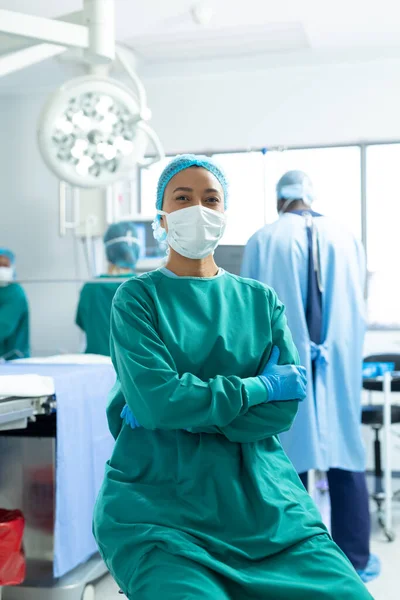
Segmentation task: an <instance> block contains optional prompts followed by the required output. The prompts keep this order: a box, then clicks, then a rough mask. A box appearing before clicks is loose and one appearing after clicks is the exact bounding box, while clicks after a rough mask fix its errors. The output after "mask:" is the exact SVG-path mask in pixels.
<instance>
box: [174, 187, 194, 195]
mask: <svg viewBox="0 0 400 600" xmlns="http://www.w3.org/2000/svg"><path fill="white" fill-rule="evenodd" d="M175 192H193V189H192V188H189V187H177V188H176V189H175V190H174V191H173V193H174V194H175Z"/></svg>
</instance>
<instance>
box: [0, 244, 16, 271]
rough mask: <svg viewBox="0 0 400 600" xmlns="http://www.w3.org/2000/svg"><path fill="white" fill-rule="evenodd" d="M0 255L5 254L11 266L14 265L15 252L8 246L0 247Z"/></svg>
mask: <svg viewBox="0 0 400 600" xmlns="http://www.w3.org/2000/svg"><path fill="white" fill-rule="evenodd" d="M0 256H5V257H6V258H8V260H9V261H10V265H11V266H12V267H13V266H14V265H15V254H14V252H11V250H9V249H8V248H0Z"/></svg>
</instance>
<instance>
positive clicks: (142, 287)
mask: <svg viewBox="0 0 400 600" xmlns="http://www.w3.org/2000/svg"><path fill="white" fill-rule="evenodd" d="M161 279H162V275H161V273H160V272H159V271H151V272H150V273H143V275H137V276H135V277H132V278H131V279H128V280H127V281H125V282H124V283H123V284H122V285H120V286H119V288H118V290H117V292H116V293H115V296H114V299H113V306H121V305H125V304H126V302H127V301H129V300H132V301H137V302H140V303H141V304H143V303H144V304H146V303H152V298H153V297H154V294H155V291H156V289H157V286H158V284H159V283H160V281H161Z"/></svg>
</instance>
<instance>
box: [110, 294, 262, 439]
mask: <svg viewBox="0 0 400 600" xmlns="http://www.w3.org/2000/svg"><path fill="white" fill-rule="evenodd" d="M137 289H138V292H137V293H134V291H132V287H130V288H127V287H124V286H123V287H122V288H120V289H119V291H118V292H117V294H116V297H115V299H114V303H113V308H112V312H111V358H112V361H113V364H114V367H115V370H116V372H117V375H118V378H119V381H120V383H121V388H122V392H123V395H124V398H125V401H126V403H127V405H128V406H129V408H130V409H131V411H132V413H133V414H134V415H135V417H136V418H137V420H138V421H139V423H140V424H141V425H142V427H144V428H146V429H188V428H189V427H209V426H216V427H224V426H226V425H228V424H229V423H231V422H232V421H233V420H234V419H235V418H236V417H238V416H239V415H242V414H245V413H246V412H247V411H248V410H249V408H251V407H252V406H255V405H257V404H260V403H262V402H265V401H266V400H267V398H268V394H267V391H266V388H265V386H264V384H263V383H262V381H261V380H260V379H259V378H258V377H249V378H247V379H241V378H240V377H236V376H230V377H224V376H217V377H214V378H212V379H210V380H208V381H202V380H201V379H199V378H198V377H196V376H195V375H193V374H192V373H183V374H182V375H179V374H178V372H177V369H176V365H175V363H174V360H173V358H172V356H171V354H170V352H169V351H168V349H167V347H166V346H165V344H164V343H163V341H162V339H161V338H160V336H159V335H158V333H157V331H156V328H155V326H154V321H155V319H156V318H157V317H156V313H155V312H154V314H152V311H151V308H150V306H149V300H148V299H147V298H146V296H144V295H141V294H140V288H139V286H138V288H137Z"/></svg>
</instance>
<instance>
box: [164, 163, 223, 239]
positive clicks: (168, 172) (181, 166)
mask: <svg viewBox="0 0 400 600" xmlns="http://www.w3.org/2000/svg"><path fill="white" fill-rule="evenodd" d="M190 167H202V168H203V169H207V171H210V173H212V174H213V175H214V176H215V177H216V178H217V179H218V181H219V183H220V184H221V186H222V189H223V192H224V206H225V209H226V208H227V206H228V181H227V179H226V176H225V174H224V172H223V170H222V169H221V168H220V167H219V166H218V165H217V164H216V163H215V162H214V161H213V160H212V159H211V158H209V157H208V156H201V155H199V156H197V155H196V154H179V155H178V156H175V158H173V159H172V160H171V162H170V163H168V165H167V166H166V167H165V169H164V171H163V172H162V173H161V176H160V179H159V180H158V186H157V199H156V208H157V210H161V209H162V205H163V199H164V192H165V188H166V187H167V185H168V183H169V182H170V181H171V179H172V178H173V177H174V176H175V175H176V174H177V173H180V171H184V170H185V169H189V168H190ZM153 229H154V237H155V238H156V240H159V241H162V240H164V239H165V237H166V232H165V229H163V228H162V227H161V225H160V217H159V216H157V217H156V218H155V220H154V223H153Z"/></svg>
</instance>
